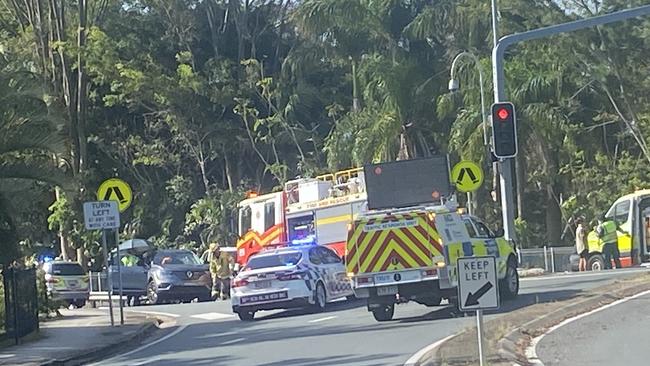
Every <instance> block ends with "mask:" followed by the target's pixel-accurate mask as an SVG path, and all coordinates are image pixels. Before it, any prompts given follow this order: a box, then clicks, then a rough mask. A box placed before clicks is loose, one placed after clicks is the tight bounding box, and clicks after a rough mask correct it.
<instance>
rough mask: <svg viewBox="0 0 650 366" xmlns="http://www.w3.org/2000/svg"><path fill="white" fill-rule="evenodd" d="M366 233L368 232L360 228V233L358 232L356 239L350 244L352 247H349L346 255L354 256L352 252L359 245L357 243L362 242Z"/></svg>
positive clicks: (354, 251) (355, 250)
mask: <svg viewBox="0 0 650 366" xmlns="http://www.w3.org/2000/svg"><path fill="white" fill-rule="evenodd" d="M367 235H368V232H367V231H363V229H361V233H360V234H359V237H358V238H357V239H356V241H355V243H354V245H353V246H352V248H350V251H349V252H348V255H347V257H348V258H350V259H352V258H353V257H354V254H355V253H356V252H357V247H358V246H359V243H363V241H364V240H365V239H366V236H367Z"/></svg>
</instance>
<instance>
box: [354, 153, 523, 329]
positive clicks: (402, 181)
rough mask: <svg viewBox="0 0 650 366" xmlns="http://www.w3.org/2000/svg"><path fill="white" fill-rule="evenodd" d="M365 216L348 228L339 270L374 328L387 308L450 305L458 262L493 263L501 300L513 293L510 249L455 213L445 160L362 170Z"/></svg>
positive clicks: (385, 315) (478, 224)
mask: <svg viewBox="0 0 650 366" xmlns="http://www.w3.org/2000/svg"><path fill="white" fill-rule="evenodd" d="M364 176H365V180H366V189H367V195H368V208H369V210H367V211H365V212H363V213H361V214H360V215H359V217H358V218H357V219H356V220H355V221H354V222H353V223H352V225H351V226H350V230H349V232H348V239H347V244H346V256H345V262H346V270H347V272H348V276H349V277H351V278H352V281H353V289H354V292H355V295H356V296H357V297H358V298H365V299H367V303H368V311H370V312H372V314H373V316H374V318H375V319H376V320H377V321H387V320H391V319H392V318H393V315H394V311H395V305H396V304H399V303H405V302H409V301H414V302H417V303H419V304H422V305H425V306H438V305H440V303H441V301H442V300H443V299H446V300H448V301H449V302H450V303H452V304H454V303H457V302H458V300H457V298H456V296H457V295H456V293H457V285H458V276H457V271H456V262H457V260H458V258H459V257H472V256H486V255H489V256H494V257H495V258H496V264H497V277H498V278H499V284H498V286H499V290H500V292H501V295H502V297H505V298H514V297H515V296H516V295H517V294H518V291H519V276H518V274H517V259H516V258H517V257H516V254H515V248H514V246H513V245H511V244H510V243H509V242H508V241H506V240H505V239H504V238H503V237H502V236H503V233H502V232H499V233H496V234H495V233H493V232H492V231H490V230H489V229H488V228H487V226H486V225H485V224H484V223H483V222H481V221H480V220H479V219H478V218H475V217H472V216H468V215H461V214H459V213H458V210H457V206H458V205H457V204H456V202H455V199H454V194H453V191H452V189H451V185H450V182H449V180H450V179H449V164H448V160H447V157H431V158H427V159H418V160H408V161H398V162H392V163H383V164H372V165H367V166H365V167H364Z"/></svg>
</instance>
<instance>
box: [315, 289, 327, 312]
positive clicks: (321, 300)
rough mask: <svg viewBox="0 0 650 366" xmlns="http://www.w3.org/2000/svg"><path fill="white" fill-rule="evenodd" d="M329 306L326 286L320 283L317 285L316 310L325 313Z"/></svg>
mask: <svg viewBox="0 0 650 366" xmlns="http://www.w3.org/2000/svg"><path fill="white" fill-rule="evenodd" d="M326 305H327V293H326V292H325V286H323V283H322V282H319V283H318V284H317V285H316V292H315V293H314V310H315V311H323V310H325V306H326Z"/></svg>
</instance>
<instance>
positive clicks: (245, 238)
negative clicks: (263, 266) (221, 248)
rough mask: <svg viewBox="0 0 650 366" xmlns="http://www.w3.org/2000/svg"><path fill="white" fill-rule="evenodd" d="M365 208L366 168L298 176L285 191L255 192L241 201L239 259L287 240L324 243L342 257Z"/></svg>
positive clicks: (293, 242) (291, 241)
mask: <svg viewBox="0 0 650 366" xmlns="http://www.w3.org/2000/svg"><path fill="white" fill-rule="evenodd" d="M364 210H366V191H365V183H364V177H363V171H362V169H360V168H357V169H349V170H343V171H339V172H336V173H331V174H324V175H320V176H318V177H316V178H300V179H295V180H292V181H289V182H287V183H286V184H285V185H284V189H283V190H282V191H281V192H274V193H268V194H264V195H259V196H258V195H257V194H255V193H252V194H249V197H248V198H247V199H245V200H243V201H242V202H240V203H239V220H238V221H239V228H238V229H239V236H240V238H239V240H238V241H237V263H238V264H239V265H240V266H244V265H245V264H246V262H248V259H249V258H250V256H251V255H253V254H256V253H258V252H260V251H261V250H262V249H264V248H268V247H276V246H278V245H284V244H286V243H290V244H293V245H298V244H319V245H324V246H327V247H329V248H330V249H332V250H334V251H335V252H336V253H337V254H338V255H339V256H340V257H341V258H342V257H343V256H344V254H345V241H346V238H347V229H348V225H349V224H350V223H351V222H352V220H353V219H354V218H355V217H356V216H357V215H358V214H359V213H360V212H362V211H364Z"/></svg>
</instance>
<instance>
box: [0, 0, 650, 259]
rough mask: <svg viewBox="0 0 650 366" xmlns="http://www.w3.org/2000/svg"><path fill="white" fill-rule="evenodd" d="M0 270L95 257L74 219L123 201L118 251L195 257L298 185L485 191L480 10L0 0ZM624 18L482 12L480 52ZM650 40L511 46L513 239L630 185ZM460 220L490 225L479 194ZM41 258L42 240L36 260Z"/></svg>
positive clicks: (642, 124) (635, 179)
mask: <svg viewBox="0 0 650 366" xmlns="http://www.w3.org/2000/svg"><path fill="white" fill-rule="evenodd" d="M0 2H1V3H2V5H3V6H2V7H0V30H1V31H0V84H1V86H2V87H1V88H0V99H2V101H3V103H1V104H0V129H2V130H3V133H2V134H1V136H2V137H0V231H2V232H3V234H4V235H3V238H4V241H3V242H2V247H3V248H7V250H3V251H2V253H3V254H2V256H3V257H2V258H0V259H1V260H2V261H4V262H7V261H9V260H12V259H13V258H15V257H17V256H20V255H25V254H31V253H32V252H33V251H35V250H37V249H38V245H43V246H46V247H47V246H50V245H52V243H56V244H55V245H56V248H57V250H58V251H61V252H62V255H63V256H64V257H65V258H76V259H77V260H79V261H82V262H83V261H85V258H86V257H94V256H96V255H97V253H98V245H97V237H96V234H93V233H88V232H86V231H85V230H84V229H83V225H82V221H83V220H82V216H81V202H83V201H84V200H88V199H93V197H94V194H95V191H96V188H97V187H98V185H99V183H100V182H101V181H103V180H104V179H106V178H110V177H115V176H118V177H120V178H122V179H125V180H126V181H128V182H129V183H130V184H131V185H132V186H133V191H134V203H133V206H132V207H131V208H130V209H129V210H128V211H127V212H126V213H125V214H124V216H123V218H122V221H123V222H124V223H125V224H126V225H125V227H124V232H123V235H125V236H137V237H144V238H151V239H152V241H153V242H155V243H157V245H161V246H167V247H170V246H171V247H174V246H183V247H190V248H196V249H198V248H199V247H202V246H205V245H207V241H209V240H212V239H217V240H220V241H222V242H224V244H225V245H231V244H233V243H234V241H235V240H236V237H235V236H236V235H235V233H234V232H233V231H232V226H233V225H232V224H231V222H232V220H233V212H234V209H235V207H236V203H237V202H238V201H239V200H240V199H241V198H242V197H243V192H245V191H246V190H248V189H255V190H257V191H271V190H273V189H276V188H277V187H279V186H281V185H282V184H283V183H285V182H286V181H287V180H289V179H292V178H293V177H296V176H303V177H304V176H314V175H317V174H320V173H323V172H326V171H331V170H336V169H343V168H348V167H353V166H361V165H363V164H365V163H368V162H378V161H390V160H395V159H405V158H416V157H423V156H428V155H431V154H450V156H451V157H452V160H453V161H456V160H459V159H461V158H467V159H472V160H475V161H477V162H480V163H481V164H483V166H484V169H485V171H486V173H489V174H486V175H487V176H488V177H491V174H492V173H493V170H492V166H491V163H490V162H489V161H488V156H487V154H486V150H485V147H484V146H483V141H482V118H481V109H480V94H479V88H478V82H479V80H478V73H477V71H476V70H477V69H476V67H477V65H475V64H473V63H471V62H461V63H460V65H459V69H458V76H459V79H460V84H461V88H460V90H459V91H458V92H454V93H450V92H449V91H448V90H447V84H448V80H449V73H450V70H449V68H450V64H451V60H452V59H453V58H454V56H456V55H457V54H458V53H459V52H462V51H469V52H472V53H473V54H475V55H476V56H477V57H478V58H479V59H480V66H481V67H482V68H483V70H484V71H485V77H486V80H485V85H484V87H485V90H486V91H487V95H486V101H487V102H488V104H489V101H490V100H492V93H491V81H490V80H491V78H490V71H491V67H490V62H491V61H490V55H491V49H492V34H491V29H492V28H491V18H490V8H489V3H488V2H485V1H479V0H440V1H430V0H379V1H377V0H302V1H298V0H74V1H71V0H47V1H45V0H0ZM642 3H643V2H642V1H640V0H635V1H621V0H605V1H583V0H580V1H578V0H563V1H544V0H535V1H530V0H502V1H499V7H500V9H499V23H500V24H499V31H500V35H505V34H511V33H515V32H520V31H525V30H528V29H534V28H538V27H542V26H546V25H551V24H556V23H561V22H566V21H570V20H574V19H578V18H582V17H590V16H595V15H599V14H605V13H610V12H613V11H617V10H621V9H624V8H627V7H630V6H635V5H642ZM649 25H650V23H649V20H648V19H635V20H630V21H626V22H622V23H617V24H613V25H609V26H603V27H597V28H594V29H588V30H583V31H579V32H576V33H572V34H565V35H559V36H555V37H551V38H548V39H542V40H537V41H532V42H528V43H524V44H521V45H518V46H516V47H514V48H513V49H511V50H510V51H509V53H508V57H507V63H506V79H507V94H508V97H509V100H511V101H512V102H513V103H515V105H516V107H517V110H518V125H519V141H520V146H519V156H518V157H517V159H516V178H517V179H516V180H517V194H516V199H517V208H518V209H517V217H518V219H517V229H518V235H519V239H520V242H521V244H522V245H523V246H524V247H526V246H539V245H546V244H552V245H559V244H561V243H562V242H563V241H567V240H570V235H569V236H565V235H563V233H564V232H565V231H566V226H567V224H568V223H569V222H570V219H571V217H573V216H575V215H577V214H581V215H586V216H587V217H588V218H590V219H591V218H593V217H595V215H596V214H597V213H600V212H602V211H603V210H605V209H606V208H607V207H608V206H609V204H610V203H611V202H612V201H613V199H614V198H616V197H617V196H618V195H619V194H622V193H626V192H629V191H630V190H633V189H636V188H642V187H646V186H647V185H648V182H650V180H649V179H650V168H648V167H649V166H650V164H649V163H650V151H649V150H648V146H647V139H648V138H649V137H650V100H649V97H648V95H649V94H648V93H647V91H648V88H649V86H650V73H649V72H648V71H649V67H648V62H649V61H648V60H650V57H649V56H650V53H649V52H650V50H649V49H648V45H649V43H650V27H649ZM490 180H491V179H486V183H485V184H484V186H483V187H482V188H481V189H480V190H479V191H478V192H476V193H475V195H474V196H475V198H476V199H475V200H474V209H475V212H476V213H477V214H478V215H480V216H482V217H484V218H486V219H487V220H488V221H489V222H491V223H493V224H496V223H498V222H499V220H500V211H499V210H500V205H499V203H498V201H495V200H494V199H493V197H494V192H492V191H493V190H494V189H495V188H496V185H495V184H494V182H490ZM39 243H40V244H39Z"/></svg>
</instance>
